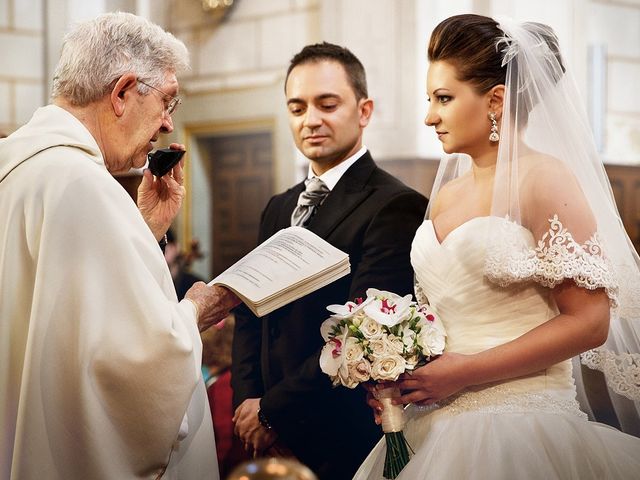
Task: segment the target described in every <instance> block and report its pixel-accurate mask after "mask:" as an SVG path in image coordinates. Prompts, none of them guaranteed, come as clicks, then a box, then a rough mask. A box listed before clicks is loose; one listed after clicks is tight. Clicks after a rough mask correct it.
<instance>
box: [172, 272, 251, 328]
mask: <svg viewBox="0 0 640 480" xmlns="http://www.w3.org/2000/svg"><path fill="white" fill-rule="evenodd" d="M184 298H186V299H187V300H189V301H191V302H192V303H193V304H194V305H195V306H196V312H197V313H196V317H197V320H198V329H199V330H200V331H201V332H204V331H205V330H206V329H207V328H209V327H210V326H212V325H215V324H216V323H218V322H219V321H221V320H224V319H225V318H227V317H228V316H229V313H230V312H231V309H232V308H233V307H237V306H238V305H240V303H241V301H240V299H239V298H238V297H237V296H236V294H235V293H233V292H232V291H231V290H229V289H228V288H224V287H221V286H219V285H213V286H211V287H210V286H208V285H207V284H206V283H204V282H196V283H194V284H193V285H192V286H191V288H190V289H189V290H187V293H186V294H185V296H184Z"/></svg>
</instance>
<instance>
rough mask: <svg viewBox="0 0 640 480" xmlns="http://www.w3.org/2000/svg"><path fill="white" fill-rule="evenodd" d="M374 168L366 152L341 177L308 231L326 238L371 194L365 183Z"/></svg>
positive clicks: (319, 209) (374, 165)
mask: <svg viewBox="0 0 640 480" xmlns="http://www.w3.org/2000/svg"><path fill="white" fill-rule="evenodd" d="M375 168H376V164H375V163H374V162H373V159H372V158H371V155H370V154H369V152H368V151H367V152H366V153H365V154H364V155H363V156H362V157H361V158H359V159H358V160H357V161H356V162H355V163H354V164H353V165H351V167H349V169H348V170H347V171H346V172H345V173H344V175H342V177H341V178H340V180H339V181H338V183H337V184H336V186H335V187H334V189H333V190H332V191H331V193H330V194H329V195H328V196H327V199H326V200H325V201H324V203H323V204H322V205H321V206H320V207H319V208H318V211H317V212H316V214H315V215H314V217H313V219H312V220H311V223H310V225H309V227H308V228H309V230H311V231H312V232H314V233H315V234H317V235H318V236H320V237H322V238H327V237H328V236H329V235H330V234H331V232H332V231H333V230H334V229H335V228H336V227H337V226H338V225H339V224H340V222H342V220H344V219H345V218H346V217H347V216H348V215H349V214H350V213H351V212H352V211H353V210H354V209H355V208H356V207H357V206H358V205H360V204H361V203H362V202H363V201H364V200H365V199H366V198H367V197H368V196H369V195H370V194H371V191H372V189H371V188H370V187H367V181H368V179H369V177H370V176H371V173H372V172H373V170H374V169H375ZM298 193H299V192H298ZM296 198H297V197H296ZM294 206H295V204H294Z"/></svg>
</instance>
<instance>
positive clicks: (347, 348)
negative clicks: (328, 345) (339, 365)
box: [343, 337, 364, 365]
mask: <svg viewBox="0 0 640 480" xmlns="http://www.w3.org/2000/svg"><path fill="white" fill-rule="evenodd" d="M343 349H344V361H345V362H347V363H348V364H349V365H351V364H352V363H356V362H358V361H360V360H361V359H362V358H363V357H364V348H362V344H361V343H360V342H359V340H358V339H357V338H356V337H349V338H347V342H346V344H345V345H344V347H343Z"/></svg>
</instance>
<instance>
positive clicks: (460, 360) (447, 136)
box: [354, 15, 640, 480]
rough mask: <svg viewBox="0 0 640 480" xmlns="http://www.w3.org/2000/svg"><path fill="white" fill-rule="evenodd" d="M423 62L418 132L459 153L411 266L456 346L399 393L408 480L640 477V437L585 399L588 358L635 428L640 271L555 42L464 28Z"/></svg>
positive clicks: (446, 31)
mask: <svg viewBox="0 0 640 480" xmlns="http://www.w3.org/2000/svg"><path fill="white" fill-rule="evenodd" d="M428 54H429V60H430V67H429V72H428V76H427V94H428V98H429V102H430V106H429V112H428V115H427V118H426V120H425V123H426V124H427V125H429V126H432V127H434V129H435V131H436V133H437V135H438V138H439V139H440V141H441V142H442V145H443V148H444V150H445V152H446V153H447V154H450V155H447V156H446V157H445V159H443V161H442V163H441V165H440V169H439V171H438V174H437V176H436V182H435V185H434V190H433V193H432V196H431V198H432V204H431V206H430V211H429V213H428V216H429V219H428V220H426V221H425V222H424V223H423V225H422V226H421V227H420V229H419V230H418V232H417V233H416V237H415V240H414V243H413V248H412V254H411V258H412V264H413V267H414V269H415V273H416V280H417V284H416V295H417V297H418V300H419V301H426V300H427V299H428V301H429V303H430V304H431V306H432V307H433V308H434V309H435V310H436V312H437V313H438V314H439V316H440V318H441V319H442V321H443V323H444V325H445V327H446V329H447V335H448V338H447V348H446V351H445V353H444V354H443V355H442V356H441V357H440V358H438V359H437V360H435V361H433V362H431V363H429V364H428V365H426V366H424V367H421V368H419V369H417V370H415V371H414V372H413V373H412V374H411V375H404V376H403V377H401V378H400V380H399V381H398V386H399V387H400V389H401V390H402V391H403V395H402V397H400V399H399V400H398V401H397V402H395V403H404V404H411V405H410V406H409V408H408V409H407V414H408V417H409V418H410V419H409V421H408V423H407V425H406V427H405V429H404V432H405V435H406V437H407V440H408V442H409V444H410V445H411V447H412V448H413V450H414V451H415V454H414V456H413V458H412V459H411V461H410V462H409V464H408V465H407V466H406V467H405V468H404V470H403V471H402V472H401V473H400V476H399V477H398V479H400V480H416V479H422V478H425V479H429V480H434V479H448V480H451V479H470V478H479V479H480V478H482V479H485V478H494V479H495V478H497V479H513V478H544V479H553V478H558V479H596V478H597V479H600V478H619V479H628V478H637V475H639V472H640V439H639V438H636V437H634V436H631V435H628V434H625V433H621V432H620V431H619V430H616V429H614V428H612V427H609V426H606V425H604V424H601V423H595V422H590V421H588V420H587V415H586V413H583V411H581V409H580V407H579V404H578V401H577V400H576V396H577V390H576V384H575V382H574V379H573V376H572V363H571V358H572V357H574V356H576V355H579V354H582V355H581V357H582V361H583V363H585V364H587V365H588V366H590V367H595V368H598V369H600V370H601V371H603V372H604V374H605V377H606V379H607V383H608V386H609V388H610V390H611V398H612V402H613V403H614V405H615V407H616V408H617V411H618V413H620V415H621V416H620V418H621V424H622V425H623V427H624V428H625V429H626V430H628V431H635V432H637V431H638V428H639V427H638V415H637V413H638V405H639V403H638V400H639V399H640V384H639V380H638V379H639V378H640V375H638V369H639V368H640V355H639V354H638V352H639V349H638V347H639V345H638V338H639V336H638V332H640V328H639V327H638V322H639V321H640V291H639V289H640V271H639V265H640V260H639V259H638V256H637V254H636V253H635V251H634V250H633V247H632V246H631V243H630V241H629V239H628V237H627V235H626V233H624V230H623V228H622V222H621V220H620V218H619V215H618V212H617V209H616V207H615V203H614V200H613V196H612V193H611V188H610V186H609V183H608V180H607V178H606V175H605V172H604V168H603V166H602V164H601V163H600V160H599V159H598V157H597V154H596V150H595V147H594V143H593V141H592V139H591V135H590V130H589V126H588V124H587V122H586V115H585V114H584V112H583V109H582V107H581V106H580V101H579V98H578V96H577V90H576V88H575V86H574V84H573V83H572V80H571V78H570V77H569V75H568V73H566V71H565V66H564V65H563V61H562V58H561V55H560V52H559V47H558V41H557V38H556V36H555V34H554V33H553V31H552V30H551V28H549V27H547V26H545V25H541V24H537V23H522V24H521V23H515V22H513V21H509V20H505V21H501V22H500V23H497V22H496V21H494V20H492V19H491V18H487V17H482V16H478V15H459V16H455V17H451V18H449V19H447V20H445V21H443V22H442V23H441V24H440V25H438V26H437V27H436V29H435V30H434V32H433V35H432V37H431V41H430V44H429V50H428ZM454 152H455V154H454ZM421 296H424V298H420V297H421ZM605 341H606V343H605ZM603 343H604V345H603ZM634 372H635V373H634ZM369 404H370V405H371V406H372V407H373V408H374V411H375V415H376V421H377V422H379V421H380V418H379V416H380V412H381V409H382V404H381V403H380V402H378V401H377V400H376V398H375V390H374V391H373V395H370V397H369ZM584 405H587V404H586V403H585V404H584ZM623 414H624V415H623ZM384 457H385V445H384V441H381V442H380V443H379V444H378V445H377V446H376V447H375V449H374V450H373V451H372V452H371V454H370V455H369V457H368V458H367V459H366V460H365V462H364V463H363V464H362V466H361V467H360V470H359V471H358V472H357V474H356V476H355V477H354V478H355V479H381V478H382V471H383V464H384Z"/></svg>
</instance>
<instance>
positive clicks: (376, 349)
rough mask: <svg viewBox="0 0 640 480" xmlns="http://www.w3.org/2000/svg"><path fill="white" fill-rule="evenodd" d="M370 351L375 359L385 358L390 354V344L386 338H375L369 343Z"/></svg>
mask: <svg viewBox="0 0 640 480" xmlns="http://www.w3.org/2000/svg"><path fill="white" fill-rule="evenodd" d="M369 349H370V350H371V355H372V356H373V358H378V357H384V356H386V355H388V354H389V344H388V343H387V342H385V340H384V338H374V339H373V340H370V341H369Z"/></svg>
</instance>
